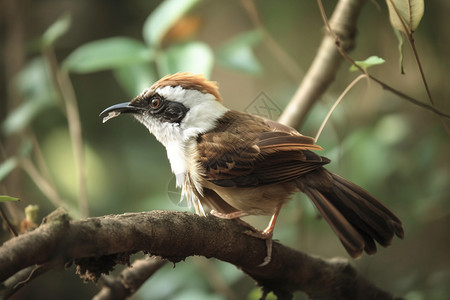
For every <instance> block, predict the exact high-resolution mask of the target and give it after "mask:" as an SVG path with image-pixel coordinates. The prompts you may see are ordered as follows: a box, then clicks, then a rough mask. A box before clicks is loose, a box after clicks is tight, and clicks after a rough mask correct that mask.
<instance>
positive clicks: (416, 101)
mask: <svg viewBox="0 0 450 300" xmlns="http://www.w3.org/2000/svg"><path fill="white" fill-rule="evenodd" d="M317 3H318V5H319V9H320V11H321V14H322V19H323V21H324V23H325V25H326V27H327V28H328V32H329V33H330V34H331V35H332V36H333V37H334V39H335V43H336V47H337V49H338V51H339V53H340V54H341V55H342V56H343V57H344V58H345V59H346V60H347V61H349V62H350V63H351V64H352V65H353V66H355V67H356V68H358V70H360V71H361V72H362V73H364V74H366V75H367V76H368V77H369V78H370V79H372V80H373V81H375V82H376V83H378V84H379V85H381V87H382V88H384V89H386V90H388V91H390V92H392V93H393V94H396V95H397V96H399V97H400V98H402V99H405V100H407V101H409V102H411V103H412V104H414V105H417V106H420V107H422V108H425V109H427V110H430V111H432V112H434V113H435V114H437V115H439V116H441V117H446V118H450V114H447V113H445V112H442V111H440V110H439V109H437V108H435V107H434V106H430V105H428V104H426V103H423V102H421V101H419V100H417V99H414V98H412V97H410V96H408V95H406V94H404V93H402V92H400V91H399V90H397V89H395V88H393V87H391V86H390V85H388V84H386V83H384V82H383V81H381V80H379V79H378V78H376V77H374V76H373V75H371V74H369V73H368V72H367V71H366V70H365V69H363V68H361V67H360V66H359V65H358V64H357V63H356V62H355V61H354V60H353V59H352V58H351V57H350V56H348V54H347V53H346V52H345V50H344V49H343V48H342V45H341V42H340V39H339V37H338V36H337V35H336V33H335V32H334V31H333V30H332V28H331V26H330V24H329V22H328V18H327V16H326V14H325V10H324V8H323V5H322V1H321V0H317Z"/></svg>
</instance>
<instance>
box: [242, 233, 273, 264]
mask: <svg viewBox="0 0 450 300" xmlns="http://www.w3.org/2000/svg"><path fill="white" fill-rule="evenodd" d="M249 226H250V227H251V228H252V230H247V231H244V233H245V234H247V235H249V236H252V237H255V238H258V239H262V240H264V241H265V242H266V249H267V252H266V257H264V260H263V262H262V263H260V264H259V265H258V266H257V267H264V266H267V265H268V264H269V263H270V261H271V260H272V248H273V239H272V237H273V231H266V230H264V231H260V230H257V229H255V228H254V227H253V226H251V225H249Z"/></svg>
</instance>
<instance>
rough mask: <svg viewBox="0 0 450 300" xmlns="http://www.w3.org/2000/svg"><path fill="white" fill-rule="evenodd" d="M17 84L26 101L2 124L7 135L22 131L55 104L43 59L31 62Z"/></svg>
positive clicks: (21, 73)
mask: <svg viewBox="0 0 450 300" xmlns="http://www.w3.org/2000/svg"><path fill="white" fill-rule="evenodd" d="M15 84H16V86H17V89H18V91H19V93H20V94H21V95H22V96H23V98H24V101H23V103H22V104H21V105H20V106H18V107H17V108H16V109H14V110H13V111H12V112H10V113H9V114H8V116H7V117H6V119H5V121H4V122H3V123H2V131H3V132H4V133H5V134H6V135H9V134H14V133H17V132H19V131H21V130H22V129H24V128H25V127H26V126H27V125H29V124H30V122H31V121H32V120H33V119H34V118H35V117H36V116H37V115H38V114H39V113H40V112H41V111H43V110H45V109H47V108H48V107H51V106H53V105H54V104H55V101H54V99H55V93H54V90H53V85H52V83H51V79H50V75H49V70H48V68H47V65H46V64H45V62H44V60H43V59H42V58H36V59H34V60H32V61H30V62H29V63H28V64H27V65H26V66H25V68H24V69H23V70H22V71H21V72H20V73H19V74H18V76H17V79H16V81H15Z"/></svg>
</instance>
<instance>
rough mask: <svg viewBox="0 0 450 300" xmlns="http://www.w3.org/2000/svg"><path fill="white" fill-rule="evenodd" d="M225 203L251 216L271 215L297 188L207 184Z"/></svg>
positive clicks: (283, 185) (284, 185) (285, 185)
mask: <svg viewBox="0 0 450 300" xmlns="http://www.w3.org/2000/svg"><path fill="white" fill-rule="evenodd" d="M208 188H209V189H211V190H213V191H214V192H216V194H217V195H219V196H220V197H221V198H222V199H223V200H224V201H225V202H227V203H228V204H229V205H231V206H232V207H234V208H236V209H237V210H239V211H242V212H246V213H248V214H252V215H271V214H273V213H274V212H275V210H276V208H277V206H278V205H279V204H280V203H285V202H286V201H288V200H289V197H290V196H291V195H292V194H293V193H294V192H296V191H298V188H297V187H296V186H295V184H293V183H291V182H286V183H277V184H271V185H264V186H258V187H220V186H217V185H215V184H212V183H210V184H208Z"/></svg>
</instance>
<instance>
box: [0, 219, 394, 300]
mask: <svg viewBox="0 0 450 300" xmlns="http://www.w3.org/2000/svg"><path fill="white" fill-rule="evenodd" d="M246 230H248V228H246V227H245V226H243V225H242V224H240V223H238V222H234V221H231V220H222V219H219V218H216V217H212V216H211V217H201V216H197V215H193V214H189V213H181V212H166V211H153V212H143V213H128V214H123V215H108V216H103V217H97V218H88V219H85V220H77V221H70V220H68V218H67V217H66V216H65V215H59V216H58V217H57V218H55V217H52V218H50V219H49V221H47V223H45V224H43V225H41V226H40V227H39V228H37V229H36V230H34V231H32V232H29V233H26V234H23V235H21V236H18V237H15V238H13V239H11V240H9V241H7V242H5V243H4V244H3V246H2V247H0V269H1V270H2V272H1V273H0V279H1V280H2V281H4V280H5V279H7V278H8V277H10V276H14V274H15V273H16V272H19V271H20V270H22V269H24V268H27V267H29V266H31V265H34V264H38V265H39V264H44V263H48V262H53V263H54V262H58V261H59V262H60V264H63V263H66V262H68V261H71V260H75V262H76V263H77V260H82V259H86V258H92V259H93V260H96V261H100V260H101V259H102V257H108V256H114V255H117V254H123V253H125V254H131V253H135V252H138V251H146V252H150V253H151V254H153V255H159V256H161V257H163V258H166V259H168V260H171V261H175V262H176V261H179V260H182V259H184V258H186V257H188V256H192V255H201V256H205V257H207V258H210V257H215V258H217V259H220V260H222V261H226V262H229V263H232V264H234V265H236V266H237V267H239V268H241V269H242V270H243V271H244V272H245V273H247V274H248V275H249V276H251V277H252V278H254V279H255V280H256V281H257V282H258V284H259V285H261V286H262V287H263V288H264V289H265V290H266V291H268V290H273V291H274V292H275V293H276V294H277V295H278V296H279V297H280V298H281V299H289V298H290V296H291V294H292V293H293V292H294V291H298V290H301V291H303V292H305V293H307V294H308V295H309V296H310V297H311V298H312V299H330V297H331V295H333V299H367V300H370V299H393V298H394V297H393V296H392V295H390V294H388V293H386V292H384V291H382V290H380V289H378V288H377V287H375V286H374V285H372V284H371V283H370V282H368V281H367V280H365V279H364V278H362V277H361V276H360V275H358V274H357V273H356V271H355V270H354V269H353V267H351V266H350V265H349V264H348V262H347V261H344V260H330V261H326V260H323V259H320V258H316V257H311V256H308V255H306V254H304V253H300V252H298V251H295V250H293V249H290V248H288V247H285V246H283V245H281V244H278V243H274V247H273V257H272V262H271V263H270V264H269V265H267V266H265V267H257V265H258V264H260V263H261V262H262V261H263V258H264V257H265V255H266V246H265V242H264V241H263V240H260V239H258V238H254V237H251V236H249V235H246V234H243V232H244V231H246Z"/></svg>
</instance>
